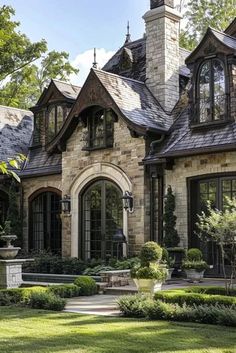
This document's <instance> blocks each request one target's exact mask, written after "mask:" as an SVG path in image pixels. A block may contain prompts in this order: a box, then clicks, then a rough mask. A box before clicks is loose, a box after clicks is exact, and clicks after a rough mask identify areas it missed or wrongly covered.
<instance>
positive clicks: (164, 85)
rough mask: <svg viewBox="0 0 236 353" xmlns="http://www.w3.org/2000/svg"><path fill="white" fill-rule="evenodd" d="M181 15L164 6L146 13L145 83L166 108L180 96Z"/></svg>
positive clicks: (167, 109) (172, 104)
mask: <svg viewBox="0 0 236 353" xmlns="http://www.w3.org/2000/svg"><path fill="white" fill-rule="evenodd" d="M180 18H181V17H180V14H179V13H178V12H176V11H175V10H174V9H173V8H171V7H169V6H161V7H157V8H154V9H152V10H151V11H148V12H147V13H146V14H145V15H144V20H145V22H146V36H147V39H146V43H147V44H146V77H147V81H146V84H147V86H148V87H149V88H150V90H151V91H152V93H153V94H154V96H155V97H156V98H157V100H158V101H159V102H160V103H161V105H162V107H163V108H164V109H165V110H166V111H169V112H170V111H171V110H172V109H173V108H174V106H175V104H176V103H177V101H178V99H179V66H180V54H179V21H180Z"/></svg>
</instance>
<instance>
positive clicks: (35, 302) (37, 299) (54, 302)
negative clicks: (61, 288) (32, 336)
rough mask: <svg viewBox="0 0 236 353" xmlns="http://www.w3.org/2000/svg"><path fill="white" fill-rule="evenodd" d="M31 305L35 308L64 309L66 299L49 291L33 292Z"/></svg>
mask: <svg viewBox="0 0 236 353" xmlns="http://www.w3.org/2000/svg"><path fill="white" fill-rule="evenodd" d="M29 305H30V306H31V308H33V309H44V310H52V311H62V310H63V309H64V308H65V305H66V301H65V299H63V298H60V297H58V296H56V295H55V294H53V293H50V292H49V291H47V292H33V293H32V294H31V297H30V301H29Z"/></svg>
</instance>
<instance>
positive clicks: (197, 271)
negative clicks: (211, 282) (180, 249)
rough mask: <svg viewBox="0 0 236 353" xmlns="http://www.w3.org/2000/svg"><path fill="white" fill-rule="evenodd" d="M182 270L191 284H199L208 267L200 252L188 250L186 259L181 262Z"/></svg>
mask: <svg viewBox="0 0 236 353" xmlns="http://www.w3.org/2000/svg"><path fill="white" fill-rule="evenodd" d="M182 268H183V270H184V271H185V273H186V275H187V279H188V280H189V281H191V282H200V281H201V280H202V278H203V276H204V272H205V270H207V269H208V265H207V263H206V262H205V261H203V256H202V252H201V250H199V249H194V248H193V249H189V250H188V251H187V255H186V259H185V260H184V261H183V264H182Z"/></svg>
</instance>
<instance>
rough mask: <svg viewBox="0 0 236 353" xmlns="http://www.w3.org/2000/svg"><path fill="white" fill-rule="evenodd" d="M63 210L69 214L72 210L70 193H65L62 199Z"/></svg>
mask: <svg viewBox="0 0 236 353" xmlns="http://www.w3.org/2000/svg"><path fill="white" fill-rule="evenodd" d="M61 210H62V212H63V213H64V214H65V215H69V214H70V211H71V198H70V196H69V195H64V196H63V199H62V200H61Z"/></svg>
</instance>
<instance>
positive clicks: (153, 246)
mask: <svg viewBox="0 0 236 353" xmlns="http://www.w3.org/2000/svg"><path fill="white" fill-rule="evenodd" d="M161 257H162V248H161V247H160V245H158V244H157V243H155V242H154V241H149V242H147V243H145V244H144V245H143V246H142V249H141V252H140V259H141V264H142V266H149V264H150V262H160V260H161Z"/></svg>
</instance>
